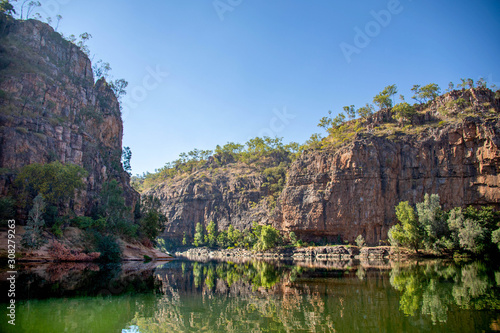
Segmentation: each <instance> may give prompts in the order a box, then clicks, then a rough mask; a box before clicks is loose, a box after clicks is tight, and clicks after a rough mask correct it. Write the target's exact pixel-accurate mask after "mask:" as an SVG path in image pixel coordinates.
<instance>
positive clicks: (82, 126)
mask: <svg viewBox="0 0 500 333" xmlns="http://www.w3.org/2000/svg"><path fill="white" fill-rule="evenodd" d="M0 20H2V28H3V30H2V31H3V34H2V35H1V36H0V38H1V47H0V58H1V61H0V110H1V112H0V168H1V170H2V172H1V175H0V195H2V196H5V195H7V194H8V192H9V190H11V182H12V180H13V174H14V172H15V171H16V170H18V169H19V168H20V167H22V166H24V165H27V164H31V163H48V162H51V161H55V160H58V161H61V162H62V163H73V164H76V165H79V166H82V167H83V168H85V169H86V170H87V171H88V177H87V178H86V179H85V189H84V190H83V191H82V192H81V193H79V195H78V196H77V197H76V198H75V200H73V201H72V203H71V207H69V208H70V209H71V210H72V211H75V213H76V214H78V215H82V214H84V213H87V214H88V213H89V212H90V210H91V209H92V206H93V205H94V202H95V199H96V196H97V194H98V193H99V192H100V189H101V187H102V185H103V183H105V182H106V181H108V180H110V179H116V180H117V181H118V182H119V183H120V184H121V187H122V188H123V190H124V193H125V198H126V203H127V205H129V206H133V205H134V203H135V202H136V201H137V200H138V198H139V195H138V193H137V192H136V191H134V190H133V189H132V188H131V187H130V186H129V175H128V174H127V173H126V172H124V171H123V168H122V165H121V162H120V161H121V152H122V134H123V124H122V120H121V115H120V107H119V103H118V100H117V98H116V96H115V94H114V93H113V91H112V90H111V88H110V86H109V85H108V84H107V83H106V81H105V80H104V79H100V80H98V81H97V82H96V83H94V75H93V73H92V66H91V62H90V60H89V58H88V56H87V55H86V54H85V53H84V52H82V50H80V48H79V47H77V46H76V45H74V44H73V43H70V42H68V41H66V40H65V39H63V38H62V37H61V35H60V34H58V33H57V32H55V31H54V30H53V29H52V28H51V27H50V26H48V25H47V24H44V23H42V22H39V21H36V20H27V21H17V20H12V19H10V20H9V19H8V18H7V17H6V16H4V15H2V16H1V17H0Z"/></svg>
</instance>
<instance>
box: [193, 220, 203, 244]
mask: <svg viewBox="0 0 500 333" xmlns="http://www.w3.org/2000/svg"><path fill="white" fill-rule="evenodd" d="M203 244H205V242H204V237H203V225H202V224H201V223H200V222H198V223H196V228H195V233H194V239H193V245H194V246H197V247H198V246H203Z"/></svg>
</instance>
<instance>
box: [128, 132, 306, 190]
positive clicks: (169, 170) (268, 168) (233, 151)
mask: <svg viewBox="0 0 500 333" xmlns="http://www.w3.org/2000/svg"><path fill="white" fill-rule="evenodd" d="M298 151H299V145H298V144H297V143H295V142H291V143H289V144H284V143H283V142H282V139H281V138H269V137H264V138H259V137H257V138H254V139H250V140H249V141H248V142H247V143H245V145H241V144H238V143H234V142H228V143H227V144H225V145H224V146H222V147H221V146H217V147H216V148H215V151H212V150H199V149H194V150H192V151H190V152H188V153H181V154H180V155H179V158H178V159H177V160H175V161H173V162H169V163H167V164H165V166H164V167H163V168H160V169H158V170H156V171H155V173H147V174H143V175H142V176H134V177H132V180H131V184H132V186H133V187H134V188H135V189H136V190H137V191H139V192H144V191H146V190H148V189H150V188H152V187H154V186H156V185H158V184H160V183H162V182H164V181H165V180H168V179H171V178H174V177H187V176H189V174H191V173H192V172H194V171H196V170H201V169H203V170H205V169H209V170H210V171H212V172H217V171H221V172H222V170H223V168H224V167H225V166H227V165H228V164H231V163H243V164H244V165H247V166H249V167H251V168H252V169H253V170H255V171H257V172H260V173H262V174H263V176H265V177H266V179H267V180H266V186H267V187H269V193H270V195H275V194H276V193H277V190H278V189H279V188H282V185H283V182H284V177H285V174H284V171H283V170H285V167H286V166H288V165H289V164H290V163H291V162H292V161H293V160H294V159H295V157H296V154H297V153H298ZM214 152H215V153H214ZM280 180H281V182H280Z"/></svg>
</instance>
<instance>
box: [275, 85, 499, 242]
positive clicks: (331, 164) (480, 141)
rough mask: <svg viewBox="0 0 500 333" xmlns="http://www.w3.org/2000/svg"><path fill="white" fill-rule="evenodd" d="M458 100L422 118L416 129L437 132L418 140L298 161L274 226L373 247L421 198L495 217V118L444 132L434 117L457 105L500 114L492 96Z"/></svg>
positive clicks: (364, 138) (355, 145) (364, 144)
mask: <svg viewBox="0 0 500 333" xmlns="http://www.w3.org/2000/svg"><path fill="white" fill-rule="evenodd" d="M455 93H456V94H455V96H453V95H451V96H450V95H445V96H443V97H442V98H439V99H438V100H437V101H435V102H433V104H431V105H430V107H429V110H428V111H427V112H426V113H424V114H422V115H421V118H423V119H421V120H420V121H432V118H433V117H435V118H436V121H435V125H436V126H427V127H426V128H425V129H423V131H422V132H421V133H417V134H414V135H408V134H404V133H401V134H400V135H395V136H394V135H393V136H392V137H391V136H388V137H387V136H376V135H371V134H369V133H368V134H365V135H358V137H357V138H356V139H355V140H353V141H352V142H351V143H350V144H349V145H347V146H345V147H342V148H340V149H338V150H336V151H319V152H317V151H315V152H309V153H305V154H303V155H302V156H301V157H300V158H299V159H298V160H297V161H295V162H294V163H293V164H292V166H291V168H290V170H289V177H288V182H287V186H286V187H285V189H284V191H283V192H282V194H281V197H280V199H281V200H280V206H279V212H280V213H279V217H278V218H277V219H276V221H275V225H276V226H277V227H278V228H279V229H282V230H287V231H294V232H295V233H296V234H297V235H299V236H300V237H302V238H303V239H314V240H317V239H324V238H327V239H329V240H331V241H335V240H337V239H338V240H342V241H345V240H347V241H349V242H353V241H354V240H355V238H356V237H357V236H358V235H363V237H364V238H365V240H366V241H367V242H368V243H369V244H376V243H377V242H378V241H379V240H383V239H386V238H387V231H388V230H389V228H390V227H391V226H392V225H393V224H394V223H395V221H396V217H395V210H394V207H395V206H396V205H397V204H398V203H399V202H400V201H409V202H410V204H415V203H416V202H420V201H422V200H423V197H424V195H425V193H437V194H439V196H440V199H441V204H442V205H443V208H444V209H451V208H453V207H456V206H465V205H486V204H488V205H494V206H495V207H496V208H497V209H498V208H499V204H500V190H499V187H498V186H499V184H500V182H499V181H500V176H499V172H500V150H499V145H500V126H499V125H500V123H499V122H498V118H497V119H494V120H489V121H488V120H485V119H480V118H472V117H470V118H465V119H464V120H463V121H458V122H456V123H452V124H447V125H446V124H442V123H438V121H439V120H440V119H439V117H438V116H439V115H438V113H437V111H438V110H439V108H440V107H442V106H443V105H445V103H447V102H449V101H450V99H451V100H453V99H455V100H456V99H458V98H463V99H464V100H465V101H466V102H467V101H468V102H469V103H470V104H471V105H472V107H473V108H475V107H478V108H480V107H484V106H485V105H486V106H487V107H488V108H491V107H492V106H493V110H492V111H491V112H493V113H495V112H496V113H498V110H499V107H498V100H495V98H494V96H493V93H492V92H491V91H489V90H479V91H474V90H470V91H464V92H455ZM484 103H488V104H484ZM380 116H381V115H380V114H379V115H376V117H379V118H380ZM418 121H419V119H416V122H417V123H418ZM374 125H377V124H376V123H375V124H374Z"/></svg>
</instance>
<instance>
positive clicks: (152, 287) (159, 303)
mask: <svg viewBox="0 0 500 333" xmlns="http://www.w3.org/2000/svg"><path fill="white" fill-rule="evenodd" d="M20 271H21V273H20V274H19V276H18V279H17V285H18V289H17V292H18V294H17V295H16V297H17V302H18V303H16V304H17V308H16V320H17V324H16V327H15V329H16V330H15V331H13V330H12V327H9V325H7V324H6V322H0V331H1V332H30V333H33V332H69V331H71V332H120V331H121V332H135V333H137V332H141V333H146V332H158V333H159V332H423V331H426V332H474V331H479V332H481V331H486V332H490V331H500V325H499V322H500V302H499V299H500V269H499V268H498V267H495V266H493V265H492V264H491V263H488V264H484V263H482V262H468V263H465V262H443V261H430V262H420V263H410V262H404V263H397V262H389V261H371V262H368V261H366V262H359V261H322V262H319V261H317V262H306V261H302V262H265V261H247V262H229V261H227V262H222V261H219V262H217V261H208V262H195V261H172V262H168V263H165V264H163V265H159V264H158V263H149V264H144V263H126V264H124V265H122V266H116V267H115V266H106V267H102V266H97V265H94V264H69V263H68V264H49V265H39V264H38V265H36V264H34V265H32V266H27V267H24V268H23V269H22V270H20ZM4 281H5V280H4ZM4 287H5V288H6V286H5V285H4ZM3 308H4V309H5V307H3ZM2 311H3V312H0V313H1V314H2V315H3V316H5V310H2Z"/></svg>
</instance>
